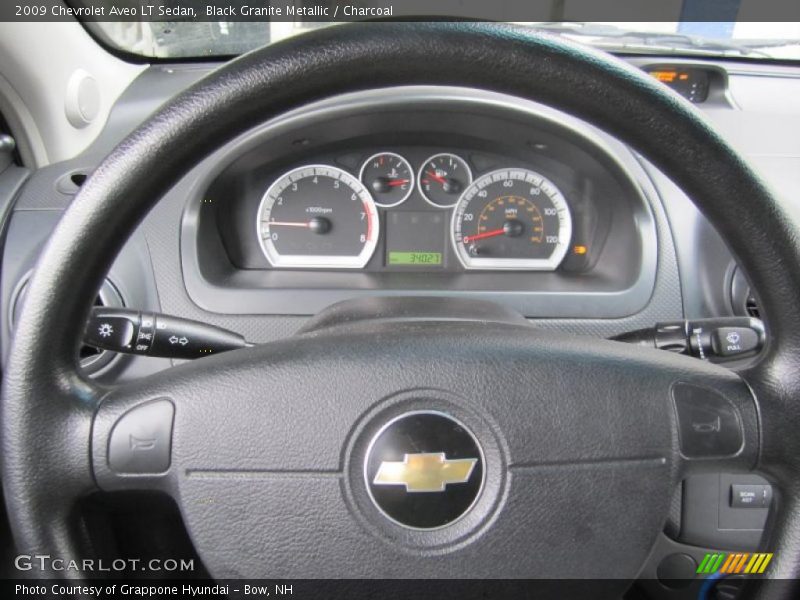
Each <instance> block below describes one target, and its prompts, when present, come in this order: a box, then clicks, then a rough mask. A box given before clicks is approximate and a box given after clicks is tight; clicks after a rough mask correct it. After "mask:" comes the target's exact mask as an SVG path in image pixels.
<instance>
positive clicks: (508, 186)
mask: <svg viewBox="0 0 800 600" xmlns="http://www.w3.org/2000/svg"><path fill="white" fill-rule="evenodd" d="M571 237H572V217H571V215H570V212H569V206H567V201H566V200H565V199H564V196H563V195H562V194H561V192H560V191H559V190H558V188H557V187H556V186H555V184H553V183H552V182H551V181H549V180H548V179H546V178H545V177H543V176H542V175H540V174H538V173H536V172H534V171H530V170H528V169H501V170H498V171H493V172H491V173H487V174H486V175H483V176H482V177H479V178H478V179H476V180H475V182H474V183H472V185H470V186H469V187H468V188H467V189H466V190H464V193H463V194H462V196H461V198H460V199H459V201H458V204H457V205H456V209H455V211H454V212H453V221H452V239H453V244H454V246H455V250H456V254H457V255H458V258H459V259H460V260H461V262H462V264H463V265H464V267H465V268H467V269H520V270H530V271H552V270H555V269H556V268H557V267H558V265H559V264H560V263H561V261H562V260H563V259H564V255H565V254H566V253H567V248H568V247H569V243H570V239H571Z"/></svg>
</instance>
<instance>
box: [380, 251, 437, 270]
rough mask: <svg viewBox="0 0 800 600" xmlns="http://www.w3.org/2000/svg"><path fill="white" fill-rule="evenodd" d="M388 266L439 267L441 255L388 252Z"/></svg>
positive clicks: (433, 253)
mask: <svg viewBox="0 0 800 600" xmlns="http://www.w3.org/2000/svg"><path fill="white" fill-rule="evenodd" d="M389 264H390V265H404V266H414V265H421V266H425V267H430V266H432V265H433V266H435V265H441V264H442V253H441V252H389Z"/></svg>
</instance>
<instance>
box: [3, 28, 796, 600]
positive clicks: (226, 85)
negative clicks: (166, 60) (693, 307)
mask: <svg viewBox="0 0 800 600" xmlns="http://www.w3.org/2000/svg"><path fill="white" fill-rule="evenodd" d="M443 65H444V66H445V68H442V66H443ZM414 84H429V85H430V84H432V85H452V86H466V87H474V88H481V89H486V90H492V91H496V92H501V93H505V94H510V95H514V96H518V97H521V98H526V99H531V100H535V101H538V102H542V103H545V104H548V105H550V106H553V107H555V108H558V109H560V110H563V111H565V112H567V113H570V114H572V115H575V116H577V117H580V118H582V119H585V120H586V121H588V122H590V123H592V124H594V125H596V126H598V127H600V128H602V129H604V130H605V131H607V132H609V133H611V134H613V135H615V136H617V137H618V138H619V139H621V140H623V141H624V142H626V143H627V144H629V145H630V146H631V147H632V148H634V149H635V150H636V151H638V152H640V153H641V154H642V155H644V156H645V157H646V158H647V159H649V160H650V161H652V162H653V163H655V164H656V165H657V166H658V167H659V168H661V169H662V170H663V171H664V172H665V173H666V174H667V175H668V176H669V177H671V178H672V180H674V181H675V182H676V183H677V184H678V185H680V186H681V187H682V189H683V190H684V191H685V192H686V193H687V194H688V195H689V196H690V197H691V198H693V199H694V201H695V202H696V203H697V205H698V206H699V207H700V209H701V210H702V212H703V213H704V214H705V215H706V217H707V218H708V219H709V220H710V221H711V222H712V223H713V224H714V225H715V226H716V227H717V229H718V230H719V232H720V233H721V235H722V236H723V237H724V239H725V240H726V241H727V243H728V245H729V247H730V248H731V250H732V251H733V253H734V254H735V256H736V258H737V260H739V261H740V264H741V265H742V266H743V267H744V268H745V270H746V271H747V273H749V275H750V277H751V279H752V283H753V285H754V287H755V288H756V289H758V290H759V291H760V292H761V293H762V298H761V300H762V302H763V308H764V313H765V315H766V318H767V323H766V324H767V330H768V342H767V345H766V347H765V349H764V350H763V352H762V356H761V358H760V359H759V360H758V362H757V364H755V365H754V366H753V367H752V368H749V369H747V370H746V371H743V372H740V373H734V372H732V371H730V370H728V369H725V368H722V367H719V366H716V365H713V364H709V363H706V362H703V361H699V360H696V359H693V358H688V357H684V356H676V355H673V354H671V353H667V352H661V351H656V350H652V351H646V350H642V349H641V348H639V347H635V346H628V345H624V344H621V343H617V342H611V341H605V340H597V341H594V340H589V339H583V338H577V337H572V336H568V335H561V334H556V333H553V332H551V331H548V332H546V333H544V332H540V331H537V330H536V329H535V328H533V327H530V326H528V325H527V324H526V323H525V322H524V321H523V320H522V319H515V318H513V317H511V316H509V315H508V314H507V313H505V312H503V311H501V310H496V311H495V310H493V309H491V308H489V307H487V306H485V305H483V304H480V303H474V304H470V303H467V304H465V305H461V304H455V303H453V304H452V306H453V307H455V308H454V310H455V315H453V314H448V310H447V306H449V305H448V304H445V305H442V304H438V305H436V306H437V308H436V309H435V310H434V313H433V314H432V315H431V314H425V312H426V310H427V309H425V308H421V307H423V306H425V305H426V301H420V300H416V301H415V300H409V301H404V300H401V299H398V300H393V301H390V302H389V303H388V304H387V305H383V308H385V309H387V310H382V311H377V313H375V314H370V311H369V310H368V309H365V308H364V305H363V304H362V305H359V306H356V307H355V308H348V307H347V306H345V307H344V308H343V307H337V308H335V309H334V311H333V313H332V314H329V315H326V316H322V317H320V318H319V319H317V320H316V321H314V322H313V323H312V325H310V326H309V327H307V328H306V330H305V331H303V332H301V333H300V334H298V335H296V336H295V337H292V338H290V339H286V340H283V341H279V342H275V343H270V344H265V345H263V346H258V347H252V348H247V349H242V350H238V351H235V352H229V353H225V354H222V355H218V356H212V357H208V358H204V359H202V360H200V361H196V362H194V363H191V364H184V365H180V366H177V367H175V368H172V369H170V370H168V371H165V372H162V373H160V374H157V375H155V376H152V377H148V378H146V379H144V380H141V381H137V382H135V383H130V384H126V385H123V386H120V387H115V388H113V389H107V388H103V387H100V386H99V385H98V384H96V383H95V382H93V381H90V380H88V379H86V378H85V377H83V376H82V375H81V374H80V372H79V369H78V366H77V363H76V358H75V357H76V356H77V351H76V350H77V346H78V344H79V343H80V339H81V337H82V332H83V328H84V323H85V322H86V318H87V315H88V311H89V307H90V306H91V304H92V298H93V295H94V293H95V290H97V289H98V288H99V286H100V283H101V282H102V279H103V277H104V275H105V273H106V272H107V270H108V269H109V267H110V265H111V262H112V261H113V258H114V256H115V255H116V254H117V253H118V252H119V250H120V248H121V246H122V245H123V243H124V241H125V240H126V239H127V237H128V236H129V235H130V234H131V233H132V231H133V230H134V228H135V227H136V225H137V224H138V223H139V222H140V221H141V220H142V218H143V217H144V216H145V215H146V214H147V212H148V210H149V209H150V208H151V207H152V206H153V204H154V203H155V202H156V201H157V199H158V198H159V197H160V196H162V195H163V194H164V193H165V191H166V190H168V189H169V188H170V187H171V186H172V185H174V184H175V183H176V182H178V181H179V180H180V178H181V177H182V176H184V175H185V174H186V173H187V172H188V171H189V169H190V168H191V167H192V166H194V165H195V164H197V163H198V162H199V161H200V160H201V159H202V158H204V157H205V156H207V155H208V154H209V153H210V152H211V151H213V150H214V149H216V148H218V147H219V146H220V145H221V144H223V143H225V142H227V141H229V140H231V139H232V138H233V137H234V136H236V135H238V134H240V133H242V132H244V131H246V130H247V129H248V128H250V127H253V126H255V125H257V124H259V123H262V122H264V121H265V120H268V119H270V118H273V117H278V116H280V115H281V114H282V113H284V112H286V111H288V110H290V109H294V108H297V107H299V106H301V105H304V104H306V103H309V102H312V101H316V100H321V99H324V98H326V97H329V96H332V95H335V94H340V93H345V92H354V91H358V90H365V89H370V88H381V87H391V86H399V85H414ZM798 265H800V241H798V229H797V228H796V225H794V224H793V223H792V221H791V220H790V218H789V217H788V216H787V213H786V212H785V211H784V209H783V208H782V207H781V205H780V203H779V202H777V201H776V200H775V198H774V196H773V194H772V193H771V192H770V191H769V190H768V189H767V187H766V186H765V185H764V183H762V181H761V180H760V179H759V178H758V176H757V175H755V174H754V172H753V171H752V170H751V169H750V167H749V166H748V165H747V164H746V163H745V161H744V160H743V159H742V158H741V157H740V156H739V154H737V153H736V152H735V151H734V150H733V149H732V148H731V147H730V146H729V145H728V144H727V143H726V142H725V141H723V140H722V139H721V138H720V137H719V136H718V135H717V134H716V133H715V132H714V131H713V129H712V128H711V127H709V125H708V124H707V123H706V122H705V121H704V120H703V118H702V117H701V116H700V114H699V113H698V112H697V111H696V110H695V109H694V108H693V107H692V106H691V105H690V104H689V103H687V102H685V101H684V100H682V99H681V98H679V97H678V96H677V95H675V94H673V93H671V92H669V91H667V90H666V89H665V88H663V87H662V86H660V85H659V84H657V83H656V82H654V81H653V80H651V78H649V77H648V76H646V75H645V74H643V73H641V72H640V71H639V70H637V69H635V68H633V67H631V66H629V65H627V64H625V63H623V62H622V61H620V60H617V59H615V58H613V57H611V56H609V55H606V54H603V53H600V52H596V51H592V50H590V49H587V48H585V47H583V46H579V45H577V44H573V43H570V42H568V41H565V40H562V39H557V38H554V37H547V36H543V35H539V34H533V33H531V32H529V31H527V30H526V29H524V28H519V27H515V26H510V25H499V24H477V23H469V24H464V23H461V24H452V23H425V24H423V23H417V24H396V23H395V24H391V23H383V24H379V25H378V24H370V25H342V26H337V27H333V28H326V29H323V30H319V31H315V32H313V33H310V34H307V35H303V36H300V37H298V38H295V39H291V40H288V41H285V42H281V43H277V44H274V45H271V46H268V47H265V48H263V49H260V50H257V51H255V52H252V53H249V54H246V55H244V56H242V57H240V58H238V59H237V60H234V61H232V62H230V63H228V64H226V65H224V66H223V67H221V68H219V69H218V70H216V71H215V72H213V73H211V74H210V75H209V76H207V77H206V78H204V79H203V80H201V81H199V82H198V83H197V84H195V85H194V86H192V87H191V88H189V89H188V90H186V91H185V92H183V93H181V94H180V95H179V96H177V97H176V98H174V99H172V100H171V101H169V102H168V103H167V104H166V105H165V106H164V107H163V108H161V109H160V110H159V111H158V112H157V113H156V114H154V115H153V116H152V117H151V118H150V119H148V121H147V122H145V123H144V124H143V125H142V126H141V127H139V128H138V129H137V130H136V131H135V132H133V133H132V134H131V135H130V136H128V138H127V139H125V140H124V141H123V142H122V143H121V144H120V145H119V146H118V147H117V148H116V149H114V150H113V151H112V153H111V154H110V155H109V156H108V157H107V158H106V159H105V161H104V162H103V163H102V164H101V165H100V166H99V167H98V168H97V170H96V171H95V172H94V173H93V175H92V176H91V177H90V179H89V180H88V181H87V182H86V184H85V185H84V187H83V188H82V190H81V192H80V193H79V194H78V195H77V196H76V198H75V200H74V201H73V202H72V204H71V205H70V206H69V208H68V209H67V210H66V211H65V213H64V215H63V218H62V219H61V221H60V223H59V224H58V226H57V228H56V229H55V231H54V232H53V234H52V236H51V238H50V240H49V243H48V244H47V247H46V248H45V250H44V251H43V253H42V255H41V258H40V261H39V264H38V267H37V269H36V272H35V274H34V276H33V278H32V280H31V282H30V286H29V291H28V296H27V301H26V303H25V307H24V311H23V313H22V315H21V317H20V319H19V324H18V326H17V330H16V334H15V337H14V341H13V349H12V352H11V355H10V359H9V362H8V365H7V367H6V376H5V380H4V382H3V391H2V435H3V446H2V451H3V457H2V460H3V486H4V492H5V498H6V504H7V508H8V513H9V517H10V520H11V524H12V528H13V534H14V538H15V541H16V544H17V547H18V550H19V552H20V553H30V554H43V553H44V554H50V555H51V556H53V557H62V558H65V559H73V558H79V557H81V556H82V552H83V548H82V547H81V543H80V540H81V533H80V527H79V524H78V523H77V522H76V520H75V515H74V512H75V510H74V508H75V505H76V501H77V500H78V499H80V498H82V497H84V496H85V495H86V494H89V493H91V492H92V491H95V490H97V489H98V488H99V489H104V490H134V489H139V490H141V489H149V490H161V491H163V492H165V493H167V494H170V495H171V496H172V497H173V498H174V499H175V500H176V502H177V503H178V505H179V506H180V508H181V512H182V514H183V518H184V520H185V523H186V526H187V529H188V531H189V533H190V535H191V538H192V540H193V543H194V544H195V546H196V548H197V550H198V552H199V554H200V556H201V557H202V559H203V561H204V564H205V565H206V567H207V568H208V569H209V571H210V572H211V574H212V575H213V576H215V577H219V578H224V577H247V578H251V577H252V578H257V577H270V578H274V577H291V578H295V577H356V578H360V577H364V578H369V577H375V576H379V577H387V578H391V577H407V576H409V575H413V576H414V577H450V578H461V577H480V578H514V577H527V578H563V579H570V578H602V579H609V580H616V581H617V585H618V586H621V587H620V591H622V590H624V587H625V582H626V581H630V580H632V579H634V578H635V577H636V575H637V573H638V572H639V570H640V568H641V567H642V565H643V563H644V561H645V559H646V556H647V554H648V551H649V550H650V548H651V546H652V544H653V543H654V541H655V539H656V537H657V536H658V535H659V532H660V530H661V528H662V525H663V522H664V520H665V516H666V513H667V510H668V506H669V502H670V498H671V495H672V493H673V490H674V488H675V485H676V484H677V482H679V481H680V480H681V479H682V478H684V477H686V476H687V475H689V474H691V473H693V472H697V471H721V472H727V471H738V470H741V471H751V470H757V471H759V472H761V473H763V474H765V475H766V476H767V477H768V478H769V479H770V480H771V482H773V484H774V485H775V487H776V509H777V521H776V522H775V523H774V526H773V527H772V531H773V532H774V537H773V538H772V539H770V540H767V541H766V544H767V547H768V548H769V550H770V551H773V552H774V553H775V556H774V559H773V562H772V563H771V565H770V568H769V570H768V577H769V578H771V580H765V581H764V582H763V585H761V586H759V591H760V593H761V594H763V597H768V598H778V597H789V596H791V595H792V589H791V587H792V586H786V585H780V586H779V585H777V584H776V582H775V581H772V579H779V578H795V577H797V576H798V575H800V504H798V501H800V301H798V300H799V299H800V268H798ZM441 302H447V301H444V300H443V301H441ZM433 304H436V303H433ZM367 305H369V303H367ZM387 307H388V308H387ZM408 307H411V308H408ZM391 311H397V312H403V313H404V314H405V315H406V318H404V319H402V320H392V319H385V318H376V317H377V316H378V313H380V314H383V315H384V316H385V315H386V314H387V313H390V312H391ZM404 311H405V312H404ZM437 311H438V312H437ZM350 312H352V313H353V314H355V316H354V317H353V318H350V317H347V318H337V316H338V317H340V316H341V315H342V314H343V313H350ZM437 314H438V316H437ZM42 332H47V334H46V335H45V334H43V333H42ZM61 575H63V573H62V574H61ZM784 583H785V582H784Z"/></svg>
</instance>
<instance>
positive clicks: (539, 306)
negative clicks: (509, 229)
mask: <svg viewBox="0 0 800 600" xmlns="http://www.w3.org/2000/svg"><path fill="white" fill-rule="evenodd" d="M399 104H400V105H402V107H403V108H404V109H407V108H409V107H414V106H415V105H416V106H420V107H423V106H424V107H431V106H433V107H436V106H438V107H442V106H447V107H448V108H450V109H452V108H453V107H454V106H461V107H465V108H467V107H468V108H471V109H473V110H474V109H476V108H480V109H484V110H491V111H494V112H496V113H503V114H514V115H517V116H519V115H524V116H525V117H526V118H528V119H534V120H537V121H539V122H542V121H545V122H547V123H548V124H550V125H553V126H557V127H560V128H562V129H567V130H569V132H570V133H571V134H572V135H575V136H578V137H579V138H581V140H582V143H585V144H586V145H587V146H590V147H593V148H594V150H595V151H597V152H600V153H602V154H603V155H604V156H605V157H606V158H607V159H608V160H610V161H612V162H613V163H614V164H615V165H616V166H617V167H618V173H619V174H620V175H622V176H624V177H627V178H628V179H629V182H628V183H629V184H630V185H631V186H632V187H633V188H634V189H636V190H637V191H638V192H639V196H640V197H641V200H642V206H641V210H637V211H636V227H637V229H638V232H637V233H638V235H639V237H640V243H641V247H642V266H641V269H640V271H639V273H638V276H637V278H636V280H635V281H634V282H633V284H632V285H631V286H630V287H628V288H627V289H623V290H619V291H583V290H581V291H558V290H553V291H548V290H540V291H539V290H537V291H527V290H526V291H507V290H500V291H482V290H445V289H442V290H431V289H402V290H397V289H352V288H342V287H337V286H336V279H335V277H331V276H329V277H326V275H330V274H320V275H319V277H318V279H319V280H320V281H321V282H322V283H320V284H319V287H316V288H314V289H308V288H300V287H298V288H284V289H265V288H244V287H234V286H233V285H215V284H214V283H212V282H210V281H208V280H207V279H206V278H204V277H203V275H202V270H201V265H200V264H199V259H198V253H197V250H196V243H197V235H198V234H197V232H198V228H199V225H198V221H199V213H200V210H201V207H202V202H203V197H202V196H203V193H204V192H205V190H206V189H208V187H209V186H210V185H211V182H212V181H213V180H214V179H215V178H216V177H217V176H218V175H219V174H220V173H221V172H222V171H223V170H224V169H225V168H227V167H228V165H229V164H230V163H231V162H233V161H234V160H235V159H236V158H238V157H240V156H242V155H243V154H245V153H247V152H248V151H251V150H253V149H254V148H256V147H257V146H259V145H260V144H263V143H264V142H265V141H266V140H269V139H270V138H271V137H274V136H277V135H280V134H283V133H286V132H290V131H292V130H293V129H294V128H297V127H300V126H308V125H309V124H313V123H319V122H322V121H328V120H332V119H337V118H341V117H343V116H345V115H349V114H354V113H356V114H357V113H362V112H366V111H376V110H380V109H386V108H392V107H396V106H398V105H399ZM186 179H188V180H190V181H191V182H192V184H191V186H190V188H189V189H188V190H187V191H186V192H185V193H186V196H187V197H188V202H187V205H186V210H185V213H184V216H183V220H182V226H181V264H182V269H183V276H184V283H185V285H186V290H187V292H188V294H189V296H190V298H191V299H192V300H193V301H194V302H195V303H196V304H197V305H198V306H200V307H201V308H203V309H204V310H207V311H210V312H218V313H225V314H285V315H313V314H315V313H317V312H319V311H320V310H322V309H323V308H325V307H327V306H329V305H331V304H334V303H336V302H339V301H342V300H347V299H351V298H363V297H370V296H426V297H468V298H476V299H481V300H489V301H493V302H498V303H500V304H503V305H504V306H508V307H511V308H514V309H515V310H517V311H519V312H520V313H522V314H523V315H525V316H527V317H536V316H539V315H546V316H547V317H551V318H572V317H575V318H578V317H580V318H606V319H607V318H621V317H627V316H630V315H633V314H636V313H638V312H640V311H641V310H643V309H644V308H645V307H646V306H647V304H648V301H649V300H650V299H651V297H652V295H653V289H654V285H655V280H656V271H657V265H658V262H659V261H658V241H657V240H658V236H657V235H656V233H657V232H656V225H655V221H654V217H653V208H652V207H653V204H655V203H657V200H656V196H655V195H653V193H654V188H652V186H649V187H648V186H646V185H645V184H644V183H643V181H642V180H643V179H645V180H646V179H647V178H646V175H645V174H644V172H643V171H642V169H641V167H640V165H639V164H638V163H637V161H636V160H634V159H633V157H632V155H631V154H630V152H628V151H627V150H626V149H623V148H620V147H618V148H616V149H612V147H611V146H610V145H609V142H608V139H607V138H606V137H605V136H603V135H602V134H601V133H600V132H597V131H596V130H595V129H594V128H591V127H590V126H589V125H587V124H585V123H583V122H582V121H579V120H577V119H574V118H572V117H569V116H568V115H565V114H563V113H560V112H558V111H555V110H553V109H550V108H548V107H545V106H542V105H539V104H535V103H532V102H528V101H523V100H519V99H516V98H510V97H508V96H503V95H500V94H495V93H490V92H479V91H477V90H465V89H459V88H444V87H427V86H426V87H423V86H419V87H417V86H415V87H408V88H399V89H397V88H395V89H390V90H369V91H365V92H360V93H358V94H348V95H344V96H339V97H336V98H332V99H328V100H325V101H323V102H319V103H315V104H313V105H310V106H307V107H304V108H302V109H300V110H296V111H293V112H291V113H289V114H287V115H284V116H283V117H281V118H279V119H276V120H274V121H271V122H268V123H265V124H263V125H262V126H260V127H258V128H256V129H254V130H251V131H250V132H248V133H247V134H245V135H243V136H240V137H239V138H237V139H236V140H234V141H232V142H230V143H229V144H227V145H225V146H224V147H222V148H221V149H219V150H218V151H216V152H214V153H213V154H212V155H211V156H209V157H208V158H207V159H206V160H205V161H203V163H201V164H200V165H198V166H197V167H196V168H195V169H194V170H193V171H192V173H191V174H190V175H189V177H187V178H186ZM638 208H639V207H637V209H638ZM334 275H335V274H334ZM325 282H329V284H328V285H326V283H325Z"/></svg>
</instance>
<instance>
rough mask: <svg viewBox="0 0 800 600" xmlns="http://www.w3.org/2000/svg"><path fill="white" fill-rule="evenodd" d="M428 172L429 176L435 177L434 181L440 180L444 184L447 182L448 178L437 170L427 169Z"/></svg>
mask: <svg viewBox="0 0 800 600" xmlns="http://www.w3.org/2000/svg"><path fill="white" fill-rule="evenodd" d="M427 173H428V176H430V177H433V179H434V181H438V182H439V183H441V184H442V185H444V184H445V183H447V180H446V179H445V178H444V177H441V176H439V175H437V174H436V171H427Z"/></svg>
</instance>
